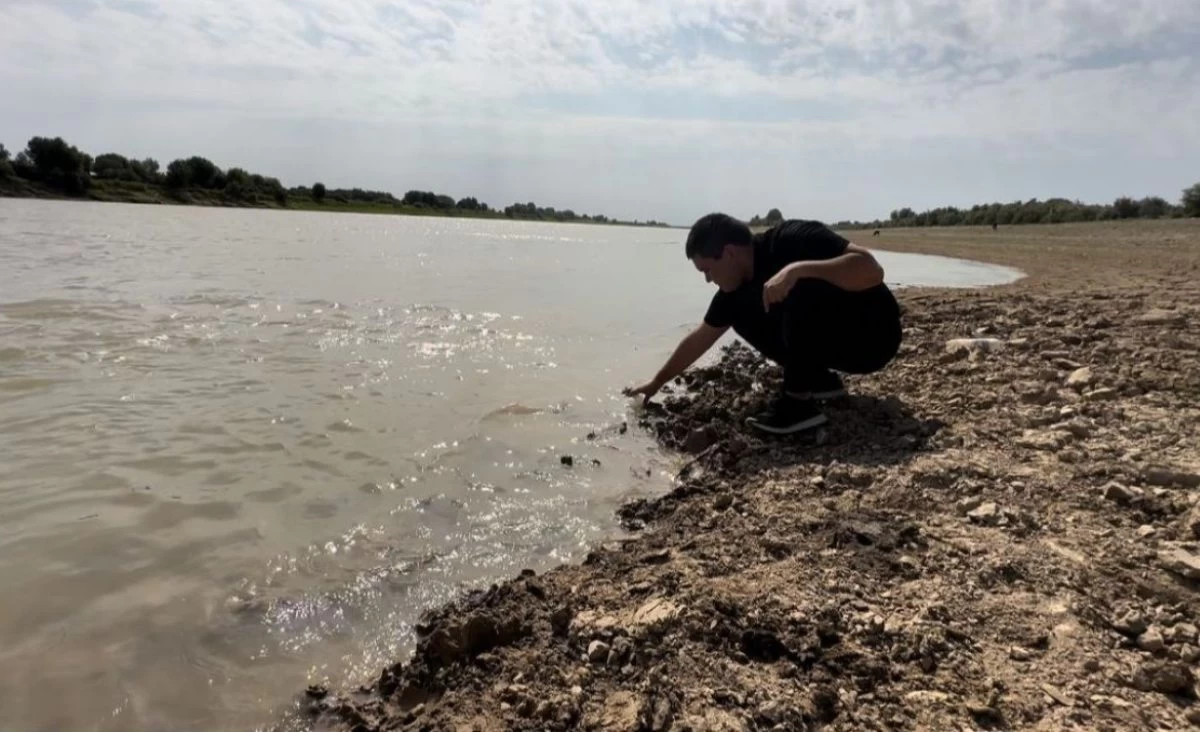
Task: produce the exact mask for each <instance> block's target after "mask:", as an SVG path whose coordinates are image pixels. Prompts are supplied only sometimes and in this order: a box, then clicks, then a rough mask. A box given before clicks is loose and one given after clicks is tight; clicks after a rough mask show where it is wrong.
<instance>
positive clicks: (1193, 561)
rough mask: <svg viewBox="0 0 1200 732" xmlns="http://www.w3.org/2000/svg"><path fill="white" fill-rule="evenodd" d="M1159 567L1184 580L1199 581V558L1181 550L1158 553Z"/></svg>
mask: <svg viewBox="0 0 1200 732" xmlns="http://www.w3.org/2000/svg"><path fill="white" fill-rule="evenodd" d="M1158 563H1159V565H1160V566H1161V567H1162V568H1163V569H1165V570H1167V571H1168V572H1172V573H1174V574H1177V575H1179V576H1180V577H1183V578H1184V579H1190V580H1194V579H1200V557H1197V556H1196V555H1195V554H1192V553H1191V552H1188V551H1185V550H1183V549H1173V550H1171V551H1165V552H1159V553H1158Z"/></svg>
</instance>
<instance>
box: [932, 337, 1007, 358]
mask: <svg viewBox="0 0 1200 732" xmlns="http://www.w3.org/2000/svg"><path fill="white" fill-rule="evenodd" d="M1003 345H1004V341H1002V340H1000V339H999V338H952V339H951V340H948V341H946V353H967V354H970V355H972V356H974V355H977V354H981V353H990V352H991V351H998V350H1000V348H1001V347H1003Z"/></svg>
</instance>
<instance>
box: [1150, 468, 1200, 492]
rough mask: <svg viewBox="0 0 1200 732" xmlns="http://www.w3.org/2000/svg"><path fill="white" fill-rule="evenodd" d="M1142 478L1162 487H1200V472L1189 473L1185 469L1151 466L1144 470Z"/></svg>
mask: <svg viewBox="0 0 1200 732" xmlns="http://www.w3.org/2000/svg"><path fill="white" fill-rule="evenodd" d="M1142 480H1144V481H1146V483H1147V484H1148V485H1156V486H1162V487H1175V486H1179V487H1181V488H1200V473H1189V472H1187V471H1185V470H1173V469H1171V468H1163V467H1151V468H1146V469H1144V470H1142Z"/></svg>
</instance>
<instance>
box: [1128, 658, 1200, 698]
mask: <svg viewBox="0 0 1200 732" xmlns="http://www.w3.org/2000/svg"><path fill="white" fill-rule="evenodd" d="M1131 684H1132V686H1133V688H1135V689H1137V690H1139V691H1157V692H1158V693H1160V694H1177V693H1180V692H1183V691H1187V690H1189V689H1191V687H1192V671H1191V669H1189V668H1188V667H1187V666H1186V665H1185V664H1182V663H1173V662H1168V661H1150V662H1148V663H1144V664H1142V665H1141V667H1139V668H1138V670H1137V671H1135V672H1134V674H1133V678H1132V679H1131Z"/></svg>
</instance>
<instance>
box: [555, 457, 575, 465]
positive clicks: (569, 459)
mask: <svg viewBox="0 0 1200 732" xmlns="http://www.w3.org/2000/svg"><path fill="white" fill-rule="evenodd" d="M558 462H560V463H562V464H563V465H565V466H567V467H568V468H569V467H571V466H572V465H574V464H575V458H573V457H571V456H570V455H562V456H560V457H559V458H558Z"/></svg>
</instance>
